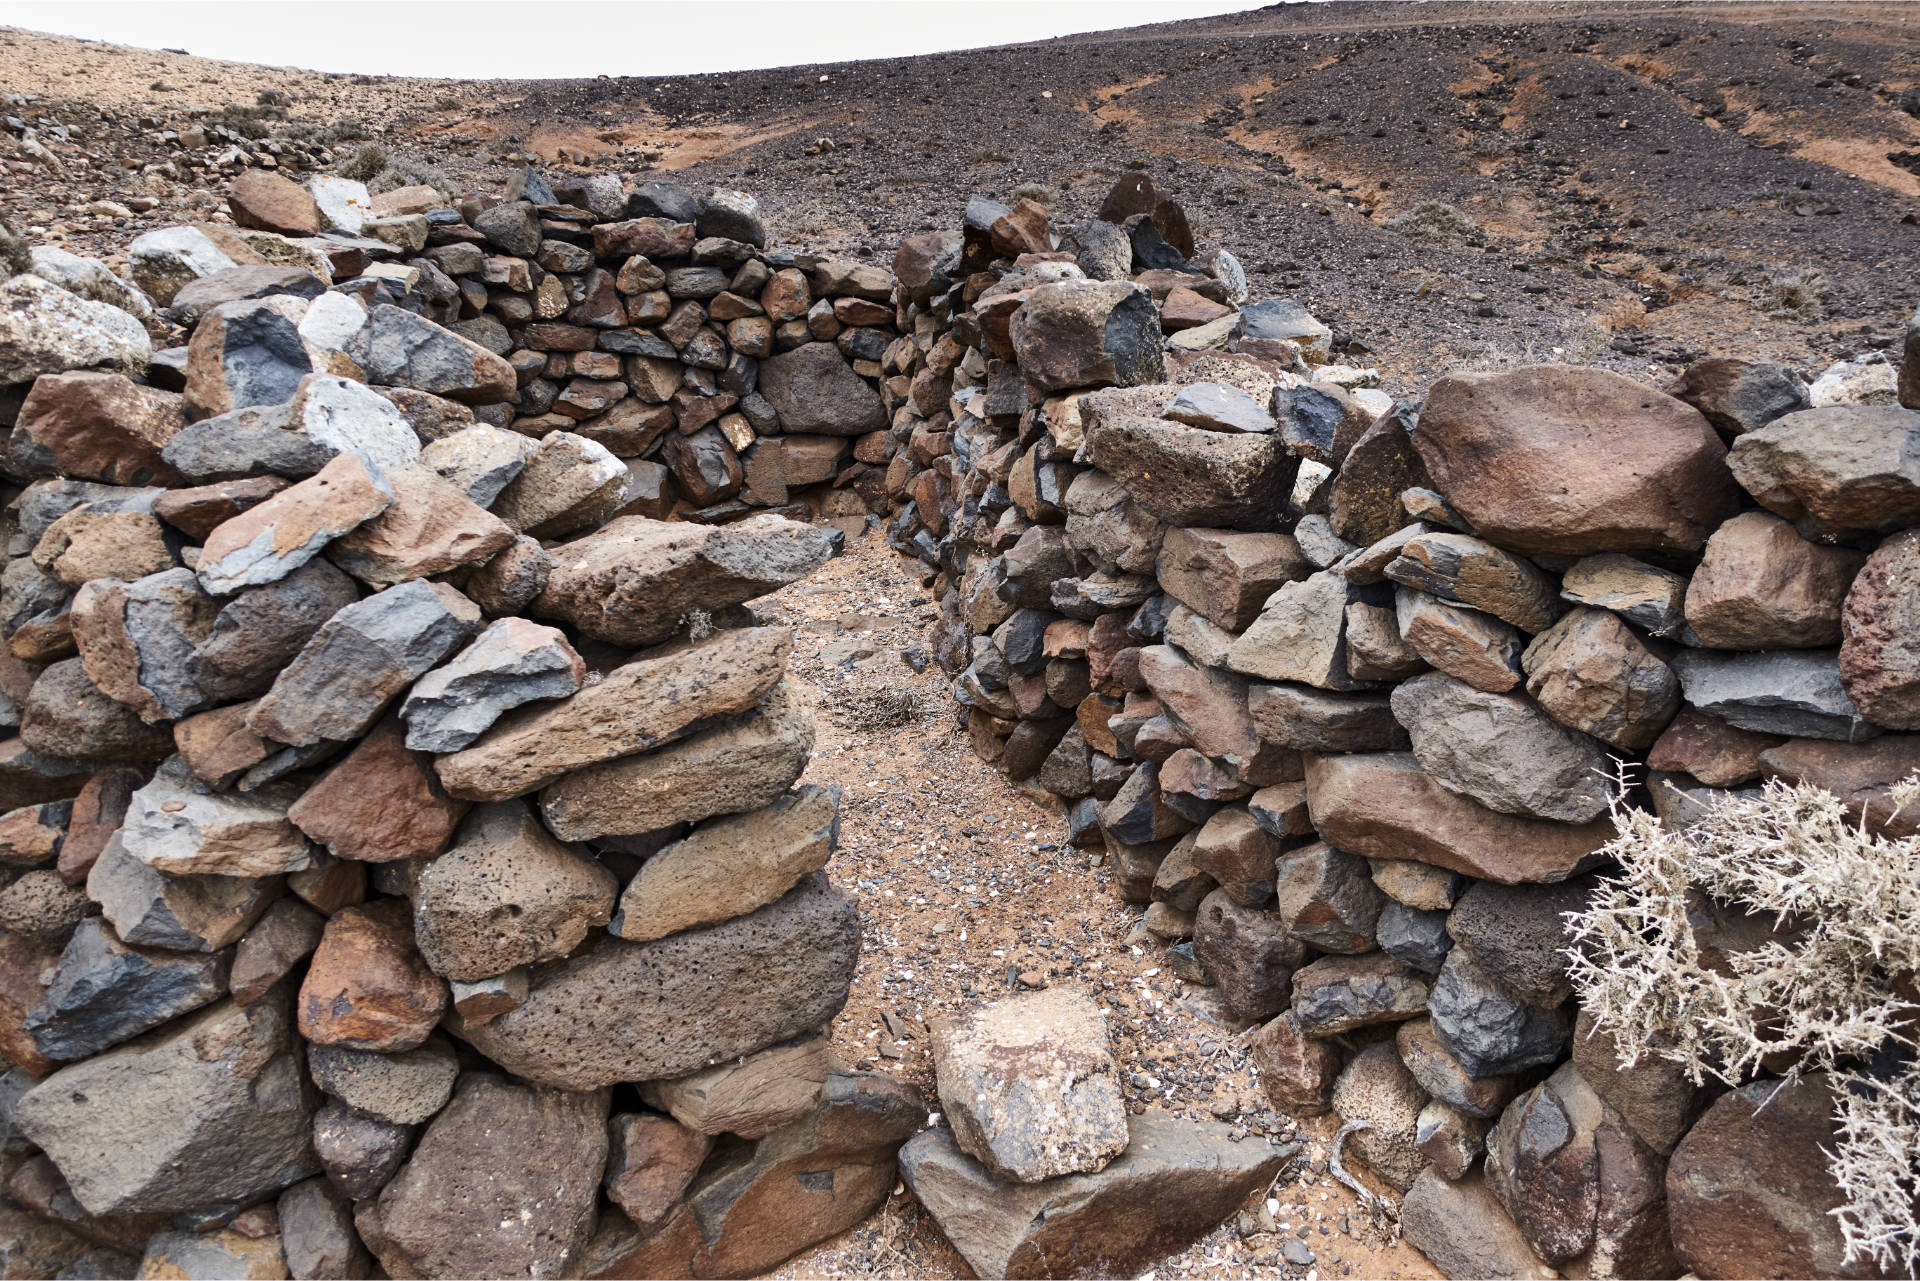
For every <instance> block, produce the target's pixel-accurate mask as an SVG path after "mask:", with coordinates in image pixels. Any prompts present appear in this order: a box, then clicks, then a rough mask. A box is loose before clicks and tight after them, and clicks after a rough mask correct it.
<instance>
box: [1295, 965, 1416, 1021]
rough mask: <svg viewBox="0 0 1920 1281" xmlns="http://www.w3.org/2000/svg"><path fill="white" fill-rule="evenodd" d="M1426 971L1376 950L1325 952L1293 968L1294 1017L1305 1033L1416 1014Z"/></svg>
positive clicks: (1408, 1017)
mask: <svg viewBox="0 0 1920 1281" xmlns="http://www.w3.org/2000/svg"><path fill="white" fill-rule="evenodd" d="M1426 1003H1427V976H1426V975H1425V974H1422V973H1420V972H1419V971H1417V970H1414V969H1411V968H1409V967H1408V966H1405V965H1402V964H1401V963H1400V962H1399V961H1396V960H1394V959H1393V958H1392V957H1391V956H1387V955H1385V954H1383V953H1380V952H1372V953H1369V954H1367V955H1365V956H1323V957H1321V958H1320V959H1319V960H1317V961H1314V962H1312V963H1311V964H1309V965H1304V966H1302V967H1301V968H1299V969H1297V970H1295V971H1294V972H1293V1017H1294V1018H1295V1019H1296V1020H1297V1021H1298V1023H1299V1025H1300V1030H1301V1031H1303V1032H1304V1033H1306V1034H1307V1035H1308V1036H1332V1035H1334V1034H1335V1033H1338V1032H1345V1031H1348V1030H1349V1029H1352V1028H1356V1027H1366V1026H1368V1025H1370V1024H1374V1023H1397V1022H1399V1021H1400V1020H1402V1019H1410V1018H1416V1017H1418V1016H1419V1014H1420V1013H1421V1011H1422V1010H1423V1009H1425V1007H1426Z"/></svg>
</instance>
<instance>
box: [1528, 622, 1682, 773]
mask: <svg viewBox="0 0 1920 1281" xmlns="http://www.w3.org/2000/svg"><path fill="white" fill-rule="evenodd" d="M1521 667H1522V668H1523V669H1524V670H1525V671H1526V673H1527V692H1528V693H1529V694H1531V695H1533V696H1534V697H1535V698H1536V699H1538V700H1539V701H1540V705H1541V706H1542V707H1544V708H1546V709H1547V713H1548V714H1549V715H1551V716H1552V717H1553V719H1555V720H1557V721H1559V722H1560V723H1561V724H1562V725H1567V726H1571V727H1572V728H1574V729H1577V730H1580V731H1582V732H1584V733H1587V734H1591V735H1593V736H1594V737H1595V738H1597V739H1599V740H1600V741H1601V742H1603V743H1607V744H1609V745H1610V746H1613V747H1617V748H1620V749H1622V750H1623V751H1641V750H1644V749H1645V748H1648V747H1651V746H1652V745H1653V741H1654V740H1655V739H1656V738H1658V737H1659V736H1660V731H1661V730H1663V729H1665V728H1666V727H1667V723H1668V722H1669V721H1671V720H1672V719H1673V716H1674V713H1675V712H1677V711H1678V710H1679V708H1680V681H1679V678H1677V677H1676V676H1675V675H1674V674H1673V669H1672V668H1670V667H1668V666H1667V665H1666V664H1665V663H1663V662H1661V661H1660V659H1659V658H1658V657H1657V656H1656V655H1655V654H1654V652H1653V651H1652V650H1651V649H1649V648H1648V647H1647V645H1646V643H1645V642H1643V641H1642V640H1641V639H1640V638H1639V637H1638V636H1635V635H1634V634H1633V633H1632V632H1631V631H1630V630H1628V628H1627V625H1626V624H1625V623H1623V622H1621V621H1620V616H1619V615H1618V614H1614V613H1612V612H1610V611H1608V610H1603V609H1585V608H1582V609H1576V610H1574V611H1573V612H1572V613H1570V614H1568V615H1567V616H1566V617H1565V618H1562V619H1561V620H1560V621H1559V622H1557V623H1555V624H1554V625H1553V626H1552V627H1550V628H1548V629H1547V630H1546V631H1544V632H1541V633H1540V634H1539V635H1538V636H1536V637H1534V639H1533V643H1532V644H1530V645H1528V646H1527V652H1526V654H1525V655H1523V656H1522V658H1521Z"/></svg>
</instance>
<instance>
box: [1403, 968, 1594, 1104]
mask: <svg viewBox="0 0 1920 1281" xmlns="http://www.w3.org/2000/svg"><path fill="white" fill-rule="evenodd" d="M1427 1008H1428V1011H1429V1012H1430V1013H1431V1015H1432V1017H1433V1031H1434V1034H1435V1035H1436V1036H1437V1037H1438V1038H1439V1040H1440V1043H1441V1044H1442V1045H1444V1046H1445V1047H1446V1048H1447V1051H1448V1053H1450V1054H1451V1055H1452V1056H1453V1057H1454V1058H1455V1059H1456V1060H1457V1061H1458V1062H1459V1063H1460V1065H1461V1066H1462V1067H1464V1068H1465V1069H1466V1071H1467V1074H1468V1075H1469V1076H1471V1077H1474V1078H1475V1079H1479V1078H1482V1077H1489V1076H1505V1075H1507V1074H1509V1073H1513V1072H1519V1071H1521V1070H1523V1069H1525V1068H1530V1067H1538V1066H1540V1065H1542V1064H1546V1063H1552V1062H1553V1061H1554V1060H1556V1059H1558V1058H1559V1057H1560V1055H1561V1054H1562V1053H1564V1052H1565V1050H1566V1046H1567V1039H1568V1037H1569V1035H1570V1034H1571V1033H1572V1029H1573V1020H1572V1017H1571V1016H1570V1015H1569V1014H1568V1013H1567V1011H1566V1010H1565V1009H1545V1008H1542V1007H1540V1006H1535V1005H1529V1004H1527V1003H1526V1002H1525V1001H1523V1000H1522V999H1520V998H1519V997H1518V996H1515V995H1514V994H1513V993H1511V992H1509V991H1508V990H1507V989H1506V987H1505V986H1504V985H1503V984H1502V983H1501V982H1500V981H1499V979H1497V978H1496V977H1495V976H1494V975H1493V974H1492V973H1490V972H1489V971H1488V970H1487V969H1486V968H1485V967H1483V966H1481V965H1480V964H1479V963H1477V962H1476V961H1475V960H1474V959H1473V955H1472V953H1470V952H1469V951H1468V950H1467V949H1465V948H1460V947H1456V948H1454V949H1453V951H1451V952H1449V953H1447V960H1446V963H1445V964H1444V965H1442V966H1441V967H1440V977H1439V978H1437V979H1435V980H1434V983H1433V994H1432V997H1431V999H1430V1000H1429V1002H1428V1006H1427Z"/></svg>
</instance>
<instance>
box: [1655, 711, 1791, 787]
mask: <svg viewBox="0 0 1920 1281" xmlns="http://www.w3.org/2000/svg"><path fill="white" fill-rule="evenodd" d="M1785 741H1786V740H1785V739H1784V738H1782V737H1781V736H1780V735H1777V734H1756V733H1753V732H1752V731H1750V730H1744V729H1736V728H1734V727H1733V726H1732V725H1729V724H1727V722H1725V721H1723V720H1720V719H1719V718H1718V717H1714V716H1708V715H1707V714H1705V713H1704V712H1701V711H1700V710H1698V709H1697V708H1694V707H1682V708H1681V709H1680V714H1679V715H1678V716H1676V717H1674V718H1673V723H1672V724H1670V725H1668V726H1667V728H1666V730H1665V731H1664V732H1662V733H1661V735H1660V737H1659V739H1658V740H1657V741H1655V743H1654V745H1653V747H1652V748H1651V749H1649V750H1648V752H1647V768H1648V769H1651V770H1659V771H1662V772H1675V771H1677V772H1679V773H1683V774H1691V775H1693V777H1694V778H1696V779H1698V780H1700V781H1701V782H1702V783H1705V784H1706V785H1707V786H1708V787H1738V786H1740V785H1741V784H1742V783H1751V782H1752V781H1753V780H1754V779H1756V778H1759V777H1760V774H1761V768H1762V767H1761V759H1760V757H1761V753H1762V752H1764V751H1766V750H1767V749H1768V748H1770V747H1778V746H1779V745H1780V744H1781V743H1783V742H1785Z"/></svg>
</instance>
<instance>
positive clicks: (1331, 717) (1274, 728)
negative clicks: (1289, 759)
mask: <svg viewBox="0 0 1920 1281" xmlns="http://www.w3.org/2000/svg"><path fill="white" fill-rule="evenodd" d="M1163 701H1164V700H1163ZM1247 710H1248V713H1249V714H1250V715H1251V716H1252V718H1253V728H1254V732H1255V733H1256V734H1258V735H1259V737H1260V741H1261V742H1263V743H1271V744H1275V745H1277V746H1280V747H1291V748H1294V749H1296V750H1298V751H1302V752H1393V751H1403V750H1405V748H1406V746H1407V732H1406V730H1404V729H1402V728H1401V726H1400V723H1399V722H1398V721H1396V720H1395V719H1394V712H1393V710H1392V709H1391V708H1390V707H1389V706H1388V703H1387V698H1386V696H1385V695H1384V694H1335V693H1328V692H1326V691H1324V690H1317V689H1314V688H1312V687H1311V686H1307V685H1260V684H1256V685H1253V686H1252V687H1251V688H1249V689H1248V691H1247Z"/></svg>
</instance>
